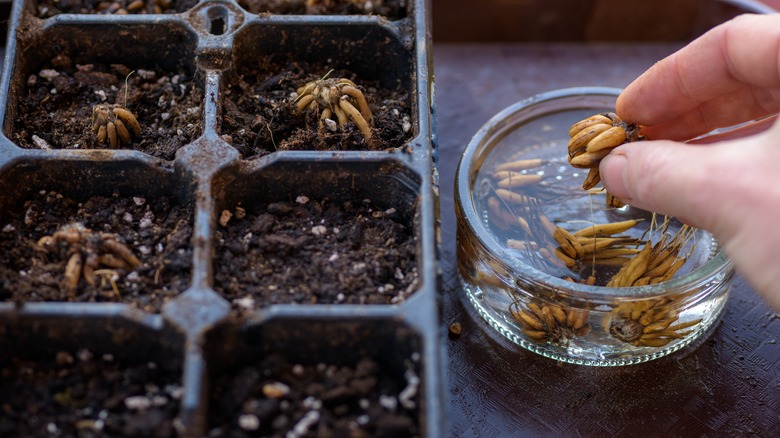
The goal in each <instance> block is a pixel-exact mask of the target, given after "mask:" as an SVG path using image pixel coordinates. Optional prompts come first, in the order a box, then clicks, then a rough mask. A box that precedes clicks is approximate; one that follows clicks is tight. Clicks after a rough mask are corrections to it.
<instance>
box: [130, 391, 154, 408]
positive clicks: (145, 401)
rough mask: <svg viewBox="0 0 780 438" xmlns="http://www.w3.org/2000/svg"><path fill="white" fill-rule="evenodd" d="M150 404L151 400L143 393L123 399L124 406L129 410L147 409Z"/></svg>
mask: <svg viewBox="0 0 780 438" xmlns="http://www.w3.org/2000/svg"><path fill="white" fill-rule="evenodd" d="M151 405H152V401H151V400H149V398H148V397H145V396H143V395H134V396H130V397H127V398H126V399H125V406H126V407H127V409H130V410H131V411H141V410H145V409H149V407H150V406H151Z"/></svg>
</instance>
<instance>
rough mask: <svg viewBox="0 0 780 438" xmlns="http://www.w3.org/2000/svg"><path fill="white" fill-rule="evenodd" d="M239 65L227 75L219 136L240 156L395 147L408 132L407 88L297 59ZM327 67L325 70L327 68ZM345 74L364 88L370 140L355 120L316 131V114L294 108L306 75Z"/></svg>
mask: <svg viewBox="0 0 780 438" xmlns="http://www.w3.org/2000/svg"><path fill="white" fill-rule="evenodd" d="M253 61H256V62H253V63H252V65H251V66H239V68H238V70H237V73H236V74H233V75H231V76H230V77H229V78H228V80H227V84H228V85H227V87H226V91H225V95H224V97H223V102H224V108H223V117H222V125H221V133H222V134H223V139H225V140H226V141H227V142H228V143H230V144H232V145H233V146H234V147H235V148H236V149H238V151H239V152H240V153H241V154H242V155H243V156H244V157H245V158H248V157H252V156H262V155H267V154H269V153H271V152H275V151H277V150H280V151H281V150H386V149H394V148H399V147H401V146H403V145H404V143H405V142H406V141H408V140H409V139H410V138H411V136H412V134H413V131H412V126H411V122H410V114H411V106H410V103H409V102H410V101H409V99H410V98H409V94H408V92H407V91H406V90H402V89H400V88H399V89H392V90H391V89H387V88H383V87H381V86H380V85H379V83H378V82H377V81H371V80H364V79H362V78H359V77H357V76H356V75H354V74H353V73H351V72H349V71H346V70H333V71H330V69H329V68H327V67H325V68H323V67H321V66H312V65H309V64H307V63H303V62H298V63H295V62H293V63H290V64H286V65H279V64H276V63H275V62H273V61H272V60H270V59H269V58H268V57H259V58H257V59H253ZM329 71H330V74H328V72H329ZM326 74H328V78H346V79H349V80H351V81H353V82H354V83H355V84H356V85H357V86H358V88H359V89H361V91H362V92H363V94H364V96H365V97H366V100H367V101H368V104H369V106H370V107H371V111H372V112H373V116H374V126H373V138H374V140H375V144H369V143H368V142H366V141H365V139H364V138H363V136H362V135H361V134H360V132H359V131H358V129H357V127H356V126H355V124H354V123H352V122H349V123H347V124H346V125H345V126H344V129H343V130H336V131H335V132H334V131H328V130H325V131H322V134H320V133H318V121H319V119H318V114H316V113H312V112H310V111H309V112H300V111H298V110H297V109H296V107H295V104H294V100H295V95H294V93H295V91H296V90H297V89H298V87H302V86H304V85H306V84H307V83H309V82H311V81H315V80H318V79H322V78H323V77H324V76H325V75H326Z"/></svg>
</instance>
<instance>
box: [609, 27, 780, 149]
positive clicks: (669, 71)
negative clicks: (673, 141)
mask: <svg viewBox="0 0 780 438" xmlns="http://www.w3.org/2000/svg"><path fill="white" fill-rule="evenodd" d="M779 46H780V15H778V14H771V15H744V16H740V17H737V18H736V19H733V20H731V21H729V22H726V23H724V24H722V25H720V26H718V27H716V28H714V29H712V30H710V31H709V32H707V33H706V34H704V35H702V36H701V37H700V38H698V39H696V40H695V41H694V42H692V43H691V44H689V45H688V46H686V47H684V48H682V49H681V50H679V51H678V52H676V53H674V54H672V55H671V56H669V57H667V58H665V59H663V60H662V61H660V62H658V63H657V64H656V65H654V66H653V67H651V68H650V69H649V70H648V71H647V72H645V74H643V75H642V76H640V77H639V78H637V80H636V81H634V82H633V83H632V84H630V85H629V86H628V87H627V88H626V89H625V90H624V91H623V93H622V94H621V95H620V97H619V98H618V102H617V111H618V114H620V116H621V117H622V118H624V119H625V120H628V121H631V122H634V123H639V124H641V125H648V126H653V125H663V124H667V123H670V122H672V121H674V120H675V119H678V118H681V117H682V118H687V119H688V120H687V123H688V124H691V123H695V125H693V126H694V127H695V128H696V130H697V131H698V132H702V129H706V128H709V127H711V126H724V125H723V122H722V119H732V118H734V120H735V121H734V122H732V123H729V124H734V123H739V122H740V121H746V120H750V119H751V118H755V117H756V116H755V114H758V113H762V112H763V113H764V114H763V115H766V114H770V113H773V112H777V110H778V101H779V99H778V97H780V94H778V91H777V90H772V89H777V88H780V74H779V73H778V69H779V66H780V54H779V52H780V51H779V50H778V47H779ZM726 102H733V103H739V106H738V107H735V106H731V105H730V106H727V107H724V106H723V104H724V103H726ZM716 108H717V111H715V109H716ZM745 108H749V111H750V112H749V113H747V114H745V113H743V112H744V111H745ZM718 112H720V113H719V114H720V115H719V116H718V117H720V118H717V117H715V114H716V113H718ZM695 113H700V115H698V116H696V115H693V114H695ZM702 123H704V125H702ZM676 136H677V137H679V136H680V135H679V134H677V135H676Z"/></svg>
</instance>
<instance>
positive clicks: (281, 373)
mask: <svg viewBox="0 0 780 438" xmlns="http://www.w3.org/2000/svg"><path fill="white" fill-rule="evenodd" d="M274 3H279V4H282V3H284V4H296V5H297V6H295V7H291V8H288V9H278V10H276V11H274V10H270V11H269V10H268V9H267V7H268V6H269V5H273V4H274ZM307 4H308V6H306V5H307ZM318 4H319V5H321V6H322V7H320V8H319V9H317V8H316V7H313V6H312V5H315V6H316V5H318ZM333 4H335V5H342V6H338V7H337V8H336V9H333V8H331V9H328V7H327V6H328V5H333ZM355 4H356V2H339V1H336V2H304V1H300V2H297V3H296V2H264V1H226V0H204V1H201V2H199V3H198V2H197V1H195V0H192V1H189V2H188V1H172V2H170V1H163V0H159V1H152V0H150V1H146V2H140V3H138V2H124V1H119V2H98V1H94V2H90V1H83V2H65V1H60V2H49V1H45V2H44V1H33V0H27V1H22V0H18V1H14V2H13V6H12V10H11V16H10V20H9V23H10V24H9V32H8V38H7V42H6V48H5V51H6V53H5V55H6V56H5V64H4V69H3V76H2V81H0V90H1V91H0V119H1V120H2V121H3V125H2V126H3V130H2V135H0V301H2V302H0V351H2V353H1V354H0V409H2V414H0V435H2V436H14V435H31V436H40V435H44V434H53V435H59V436H355V437H358V436H404V437H406V436H420V437H423V436H424V437H443V436H445V433H446V427H445V424H444V413H443V409H444V408H443V406H444V405H445V404H444V403H443V397H444V392H443V388H445V387H446V385H445V384H444V372H443V369H442V350H441V347H440V345H439V342H438V339H439V336H438V331H439V315H438V306H437V303H438V297H437V295H438V292H439V278H438V275H439V273H438V272H439V271H438V252H437V232H438V226H437V211H436V209H437V193H438V181H437V173H436V148H435V132H434V131H435V125H434V114H433V96H432V90H433V87H432V85H433V84H432V81H433V76H432V72H431V71H430V65H431V54H430V43H431V41H430V36H429V34H430V12H429V11H430V8H429V4H428V2H427V1H425V0H414V1H411V0H410V1H404V0H398V1H396V2H392V1H385V2H373V3H372V2H367V3H366V4H368V6H365V5H364V7H363V9H360V8H358V7H356V6H355ZM344 5H348V6H344ZM367 8H368V9H367ZM372 8H373V9H372ZM383 8H384V9H383ZM125 12H129V13H127V14H125ZM383 13H384V14H386V15H381V14H383ZM334 77H336V78H346V79H349V80H351V81H352V82H354V84H356V88H358V89H360V90H362V92H363V94H364V95H365V96H366V99H367V101H368V103H369V106H370V107H371V110H372V112H373V119H372V120H373V123H374V124H373V131H372V132H373V137H372V139H371V141H369V140H368V139H367V138H365V137H364V136H363V135H362V134H363V132H362V131H361V130H360V127H359V126H357V123H353V122H354V119H349V120H348V121H345V122H343V123H342V122H341V121H339V122H338V123H336V122H335V121H334V122H328V123H324V127H321V126H320V125H321V124H323V123H322V122H319V120H318V117H317V116H318V115H319V114H318V113H315V114H314V115H312V111H309V112H308V113H306V112H301V111H295V109H296V105H297V103H298V101H299V99H300V97H299V95H297V94H296V93H298V92H299V91H297V88H298V87H301V86H304V85H305V84H308V83H310V82H313V81H317V80H321V79H323V78H328V79H329V78H334ZM303 93H305V91H304V92H303ZM296 96H298V97H296ZM98 105H109V107H108V108H109V112H108V114H109V119H112V118H113V117H114V116H113V115H112V113H111V108H113V106H112V105H121V106H122V107H123V108H126V109H127V110H129V111H131V112H132V113H133V114H134V115H135V116H136V118H137V120H138V122H139V125H140V127H141V132H140V133H135V132H132V130H130V129H129V128H130V127H128V129H129V132H132V136H131V138H130V140H129V141H128V140H123V139H122V137H121V136H119V137H117V138H119V140H116V139H114V140H112V137H111V134H108V136H105V135H104V134H101V133H100V130H99V129H97V128H95V129H94V130H93V124H94V123H95V122H94V120H93V119H94V117H93V116H94V114H95V107H96V106H98ZM310 110H311V108H310ZM98 122H99V121H98ZM97 124H98V125H99V124H100V123H97ZM128 124H129V123H128ZM106 126H107V125H106ZM112 129H114V128H113V127H112V128H110V129H109V132H111V130H112ZM116 129H118V128H116ZM117 132H118V131H117ZM127 251H129V252H130V253H132V255H128V254H127Z"/></svg>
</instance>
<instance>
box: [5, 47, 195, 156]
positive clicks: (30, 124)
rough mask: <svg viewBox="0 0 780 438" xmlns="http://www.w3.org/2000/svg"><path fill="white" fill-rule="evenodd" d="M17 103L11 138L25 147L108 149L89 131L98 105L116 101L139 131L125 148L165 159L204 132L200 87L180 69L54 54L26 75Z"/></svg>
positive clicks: (188, 74) (189, 75)
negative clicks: (128, 64) (137, 136)
mask: <svg viewBox="0 0 780 438" xmlns="http://www.w3.org/2000/svg"><path fill="white" fill-rule="evenodd" d="M82 62H83V61H82ZM125 83H127V86H125ZM17 102H18V109H17V111H16V114H15V117H14V127H13V135H12V136H11V139H12V140H13V141H14V142H15V143H17V144H18V145H19V146H21V147H23V148H28V149H106V148H108V146H107V145H105V144H100V143H99V142H98V139H97V135H96V133H95V132H94V131H93V129H92V113H93V108H94V107H95V106H96V105H100V104H108V105H113V104H119V105H121V106H122V107H124V108H126V109H128V110H129V111H130V112H132V113H133V114H134V115H135V117H136V119H137V120H138V123H139V124H140V126H141V131H142V133H141V136H140V138H133V139H132V141H131V142H130V144H129V145H128V147H127V149H132V150H139V151H142V152H145V153H147V154H149V155H152V156H155V157H158V158H162V159H165V160H173V158H174V155H175V153H176V151H177V150H178V149H179V148H181V147H182V146H184V145H186V144H188V143H190V142H191V141H193V140H195V139H196V138H198V136H200V134H201V132H203V122H202V119H203V117H202V113H203V108H202V106H203V91H202V90H201V89H200V87H199V86H198V84H196V83H195V80H194V78H193V77H192V75H191V74H190V73H188V72H187V71H186V70H185V69H183V68H182V69H179V70H178V71H165V70H163V69H160V68H157V67H156V66H154V65H149V66H134V67H132V68H131V67H130V66H126V65H123V64H104V63H99V62H93V61H89V62H88V63H80V62H79V61H76V60H74V59H72V58H70V57H68V56H66V55H58V56H56V57H54V58H52V59H51V60H49V62H47V63H46V64H44V65H43V66H41V67H40V68H39V69H37V70H35V71H34V72H33V73H31V74H30V75H29V76H28V77H27V82H26V89H25V92H24V94H23V95H22V96H21V97H20V98H19V99H18V101H17Z"/></svg>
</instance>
